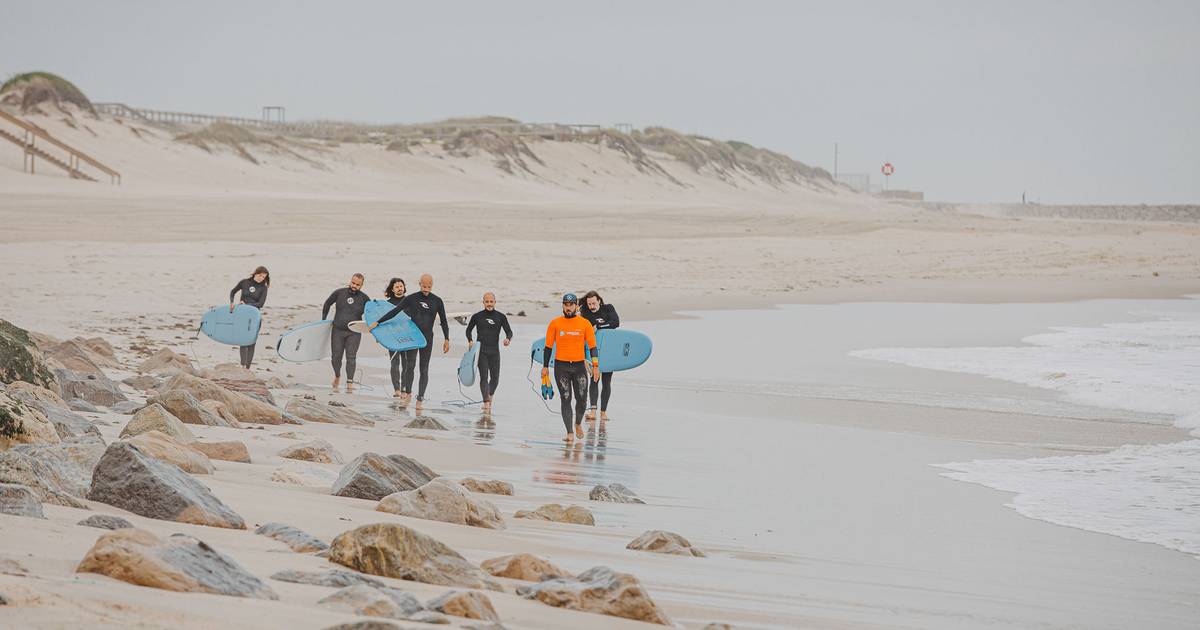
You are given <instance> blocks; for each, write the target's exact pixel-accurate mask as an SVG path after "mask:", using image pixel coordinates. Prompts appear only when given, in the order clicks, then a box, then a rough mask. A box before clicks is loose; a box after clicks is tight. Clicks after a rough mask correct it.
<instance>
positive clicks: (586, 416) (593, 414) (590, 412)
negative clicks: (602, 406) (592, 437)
mask: <svg viewBox="0 0 1200 630" xmlns="http://www.w3.org/2000/svg"><path fill="white" fill-rule="evenodd" d="M583 419H584V420H595V419H596V408H595V407H592V408H591V409H588V412H587V413H585V414H583Z"/></svg>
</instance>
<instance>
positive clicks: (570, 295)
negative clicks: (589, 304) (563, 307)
mask: <svg viewBox="0 0 1200 630" xmlns="http://www.w3.org/2000/svg"><path fill="white" fill-rule="evenodd" d="M567 302H574V303H576V304H578V303H579V298H577V297H575V294H574V293H567V294H565V295H563V304H566V303H567Z"/></svg>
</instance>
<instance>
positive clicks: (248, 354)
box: [229, 267, 271, 370]
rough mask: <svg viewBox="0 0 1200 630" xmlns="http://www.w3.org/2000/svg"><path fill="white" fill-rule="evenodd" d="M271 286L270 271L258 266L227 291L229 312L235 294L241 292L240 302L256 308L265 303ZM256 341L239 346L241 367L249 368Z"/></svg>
mask: <svg viewBox="0 0 1200 630" xmlns="http://www.w3.org/2000/svg"><path fill="white" fill-rule="evenodd" d="M270 287H271V272H270V271H267V268H266V267H259V268H257V269H255V270H254V273H252V274H250V277H249V278H245V279H243V280H242V281H240V282H238V283H237V286H235V287H233V290H232V291H230V292H229V312H230V313H232V312H233V309H234V308H235V307H236V306H237V294H238V293H239V292H240V293H241V294H242V298H241V302H242V304H245V305H247V306H253V307H254V308H256V309H258V310H260V311H261V310H262V307H263V306H265V305H266V303H267V289H269V288H270ZM257 343H258V342H257V341H256V342H255V343H252V344H250V345H248V346H242V347H241V348H239V349H238V350H239V352H240V354H241V360H242V367H244V368H246V369H247V370H249V369H250V364H251V363H253V362H254V348H255V346H256V345H257Z"/></svg>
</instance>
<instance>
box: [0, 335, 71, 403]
mask: <svg viewBox="0 0 1200 630" xmlns="http://www.w3.org/2000/svg"><path fill="white" fill-rule="evenodd" d="M17 381H24V382H26V383H32V384H34V385H40V386H42V387H45V388H47V389H51V390H57V389H58V385H57V383H56V382H55V380H54V373H53V372H52V371H51V370H50V367H49V366H48V365H46V357H45V355H44V354H42V351H41V349H40V348H38V345H37V343H36V342H35V341H34V339H33V337H32V335H30V333H29V331H27V330H25V329H23V328H19V327H17V326H15V325H13V324H12V323H10V322H7V321H5V320H3V319H0V383H14V382H17Z"/></svg>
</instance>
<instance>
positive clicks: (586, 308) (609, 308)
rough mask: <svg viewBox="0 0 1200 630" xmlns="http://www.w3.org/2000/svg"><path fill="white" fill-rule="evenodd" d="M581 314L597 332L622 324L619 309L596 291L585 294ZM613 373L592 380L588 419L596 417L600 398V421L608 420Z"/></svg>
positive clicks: (589, 389) (602, 373)
mask: <svg viewBox="0 0 1200 630" xmlns="http://www.w3.org/2000/svg"><path fill="white" fill-rule="evenodd" d="M579 314H580V315H582V316H583V318H584V319H586V320H588V321H589V322H591V323H592V326H594V327H595V328H596V331H597V332H599V331H601V330H609V329H612V328H619V327H620V326H621V318H620V317H618V316H617V309H615V308H613V305H612V304H605V303H604V298H602V297H600V294H599V293H596V292H595V291H588V292H587V293H586V294H585V295H584V296H583V309H581V310H580V313H579ZM612 375H613V373H612V372H601V373H600V382H596V381H592V383H591V386H590V387H589V388H588V399H589V400H590V401H591V408H590V409H588V413H587V416H586V418H587V419H588V420H595V419H596V399H597V398H599V399H600V421H601V422H607V421H608V399H609V397H611V396H612Z"/></svg>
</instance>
